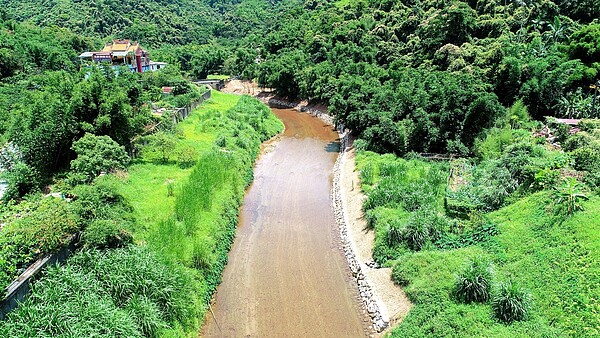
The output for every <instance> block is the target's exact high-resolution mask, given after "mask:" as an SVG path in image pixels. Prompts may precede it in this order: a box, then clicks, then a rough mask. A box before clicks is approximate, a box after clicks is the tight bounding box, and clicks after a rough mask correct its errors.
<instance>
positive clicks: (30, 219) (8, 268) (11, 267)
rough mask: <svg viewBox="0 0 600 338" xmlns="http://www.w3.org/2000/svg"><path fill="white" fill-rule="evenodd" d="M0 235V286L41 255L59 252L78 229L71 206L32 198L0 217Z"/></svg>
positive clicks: (56, 201) (55, 201) (54, 200)
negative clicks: (0, 225)
mask: <svg viewBox="0 0 600 338" xmlns="http://www.w3.org/2000/svg"><path fill="white" fill-rule="evenodd" d="M3 218H4V219H3V221H4V225H3V228H2V231H1V232H0V271H2V273H0V287H2V288H3V287H6V286H7V285H8V284H10V282H12V280H13V279H14V278H15V277H16V276H17V275H18V274H19V273H20V272H21V270H22V269H24V268H25V267H27V265H29V264H30V263H31V262H32V261H33V260H35V259H36V258H38V257H39V256H40V255H43V254H46V253H50V252H53V251H55V250H58V249H59V248H60V247H62V246H63V245H65V244H67V243H68V242H69V239H70V238H71V236H72V235H73V234H74V233H75V232H77V231H78V230H79V228H80V224H79V223H78V222H77V216H76V214H75V212H74V211H73V209H72V207H71V205H69V204H68V203H67V202H65V201H63V200H60V199H56V198H44V199H42V198H41V197H39V196H31V197H30V198H28V199H27V200H25V201H23V202H21V203H20V204H19V205H17V206H14V207H12V208H11V209H10V210H9V211H8V212H6V213H5V214H4V215H3Z"/></svg>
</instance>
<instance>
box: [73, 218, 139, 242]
mask: <svg viewBox="0 0 600 338" xmlns="http://www.w3.org/2000/svg"><path fill="white" fill-rule="evenodd" d="M132 242H133V237H132V236H131V234H130V233H129V232H127V231H126V230H125V229H123V227H122V226H119V224H118V223H117V222H116V221H115V220H108V219H99V220H94V221H92V222H91V223H90V224H89V225H88V226H87V228H86V229H85V230H84V232H83V243H84V246H85V247H87V248H98V249H106V248H120V247H124V246H126V245H127V244H130V243H132Z"/></svg>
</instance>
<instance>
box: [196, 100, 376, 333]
mask: <svg viewBox="0 0 600 338" xmlns="http://www.w3.org/2000/svg"><path fill="white" fill-rule="evenodd" d="M273 111H274V112H275V113H276V114H277V116H279V118H281V119H282V120H283V121H284V123H285V125H286V131H285V133H284V135H283V136H282V137H281V139H280V140H279V141H278V142H277V143H275V144H274V145H273V146H272V150H271V151H270V152H268V153H266V154H265V155H263V156H262V157H261V158H260V159H259V160H258V162H257V165H256V169H255V180H254V183H253V184H252V186H251V187H250V189H249V190H248V192H247V194H246V197H245V199H244V205H243V206H242V208H241V210H240V226H239V229H238V232H237V235H236V240H235V243H234V245H233V247H232V250H231V252H230V254H229V263H228V265H227V267H226V268H225V271H224V273H223V282H222V284H221V285H220V286H219V288H218V289H217V293H216V295H215V300H216V301H215V304H214V305H213V310H214V314H215V317H216V321H217V322H218V326H217V325H215V320H214V319H213V318H212V315H211V314H210V312H209V313H208V315H207V317H206V324H205V327H204V328H203V335H204V336H205V337H360V336H364V335H365V332H366V331H365V327H366V326H367V325H368V323H367V320H368V318H367V317H366V316H365V315H364V313H363V311H362V310H361V309H360V308H359V305H358V304H359V301H358V294H357V292H356V289H355V286H354V285H353V284H352V283H351V281H350V277H349V276H350V272H349V271H348V268H347V264H346V262H345V258H344V257H343V255H342V253H341V252H340V250H339V246H340V240H339V233H338V231H337V228H336V224H335V219H334V215H333V211H332V209H331V204H330V191H331V173H332V168H333V165H334V162H335V160H336V157H337V155H338V150H339V144H338V142H337V141H336V140H337V134H336V133H335V132H334V131H333V130H332V129H331V127H329V126H327V125H325V123H323V122H322V121H320V120H319V119H317V118H315V117H312V116H310V115H308V114H304V113H298V112H296V111H294V110H280V109H274V110H273Z"/></svg>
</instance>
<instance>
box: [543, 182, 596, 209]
mask: <svg viewBox="0 0 600 338" xmlns="http://www.w3.org/2000/svg"><path fill="white" fill-rule="evenodd" d="M584 188H585V187H584V186H583V184H581V182H579V181H577V179H576V178H574V177H569V178H568V179H564V180H563V181H562V183H561V184H560V185H559V186H557V187H555V188H554V190H553V191H552V197H553V200H554V211H555V213H556V214H557V215H561V216H571V215H573V214H574V213H575V212H576V211H578V210H583V205H582V204H581V202H582V201H584V200H587V199H588V197H587V196H586V195H585V194H584Z"/></svg>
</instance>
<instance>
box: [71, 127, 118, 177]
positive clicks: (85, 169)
mask: <svg viewBox="0 0 600 338" xmlns="http://www.w3.org/2000/svg"><path fill="white" fill-rule="evenodd" d="M72 149H73V150H74V151H75V153H77V158H76V159H74V160H73V161H71V169H72V170H73V172H74V173H76V174H81V175H83V176H84V177H85V179H86V181H87V182H91V181H92V180H93V179H94V178H95V177H97V176H98V175H100V173H102V172H110V171H113V170H115V169H125V165H126V164H127V162H129V156H127V152H126V151H125V148H124V147H122V146H120V145H119V144H118V143H117V142H115V141H114V140H113V139H111V138H110V137H109V136H96V135H92V134H89V133H86V134H85V136H83V137H82V138H80V139H79V140H77V141H75V142H73V146H72Z"/></svg>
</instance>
